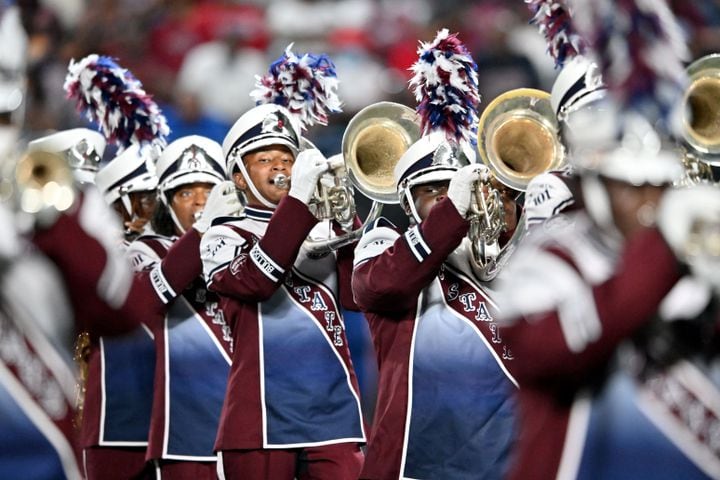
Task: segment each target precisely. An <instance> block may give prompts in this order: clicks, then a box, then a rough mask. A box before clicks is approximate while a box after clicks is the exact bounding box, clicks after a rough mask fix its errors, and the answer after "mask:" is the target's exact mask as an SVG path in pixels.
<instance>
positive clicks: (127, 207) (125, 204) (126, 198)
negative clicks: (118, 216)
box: [120, 194, 133, 218]
mask: <svg viewBox="0 0 720 480" xmlns="http://www.w3.org/2000/svg"><path fill="white" fill-rule="evenodd" d="M120 202H122V205H123V207H125V211H126V212H127V214H128V215H129V216H130V218H132V217H133V209H132V202H130V196H129V195H128V194H121V195H120Z"/></svg>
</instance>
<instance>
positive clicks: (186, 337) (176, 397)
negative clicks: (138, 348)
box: [166, 298, 230, 458]
mask: <svg viewBox="0 0 720 480" xmlns="http://www.w3.org/2000/svg"><path fill="white" fill-rule="evenodd" d="M202 322H203V320H202V318H201V317H200V316H199V315H197V314H196V313H195V312H194V310H192V308H191V307H190V305H189V304H188V303H187V302H186V301H185V299H184V298H178V299H177V300H176V301H175V302H174V303H173V306H172V307H171V308H170V311H169V313H168V331H167V343H168V347H167V353H168V358H169V371H168V372H166V375H169V382H170V388H169V394H170V396H169V398H168V399H166V400H167V401H168V402H169V405H170V407H169V410H170V415H169V418H168V420H169V422H170V427H169V434H168V446H167V453H168V454H169V455H181V456H192V457H210V458H214V457H215V455H214V453H213V447H214V444H215V436H216V435H217V429H218V424H219V423H220V410H221V409H222V404H223V400H224V398H225V390H226V387H227V377H228V373H229V372H230V365H229V363H228V361H227V360H226V359H225V357H224V356H223V354H222V352H221V351H220V347H219V346H218V345H217V344H216V343H215V341H214V340H213V338H212V337H211V335H212V334H211V333H210V332H209V331H208V330H207V329H206V328H205V327H204V326H203V324H202Z"/></svg>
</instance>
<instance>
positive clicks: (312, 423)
mask: <svg viewBox="0 0 720 480" xmlns="http://www.w3.org/2000/svg"><path fill="white" fill-rule="evenodd" d="M299 150H300V127H299V125H298V122H297V120H296V119H295V118H294V117H293V116H292V114H291V113H290V112H288V111H287V110H286V109H285V108H283V107H281V106H278V105H275V104H266V105H261V106H258V107H255V108H253V109H251V110H250V111H248V112H247V113H245V114H244V115H243V116H241V117H240V118H239V119H238V121H237V122H235V125H234V126H233V127H232V128H231V130H230V132H229V133H228V135H227V137H226V138H225V141H224V142H223V152H224V154H225V158H226V161H227V170H228V173H229V174H230V175H231V176H232V178H233V180H234V182H235V185H236V186H237V187H238V188H239V189H240V190H241V191H242V192H243V194H244V196H245V198H246V200H247V207H246V208H245V212H244V215H243V216H242V217H241V218H240V219H237V220H233V219H230V220H229V221H226V222H223V223H218V224H217V225H214V226H213V227H212V228H210V230H209V231H208V232H207V234H206V235H205V236H204V237H203V240H202V244H201V248H202V251H201V255H202V259H203V271H204V274H205V279H206V281H207V284H208V288H209V289H210V290H211V291H214V292H217V293H218V294H219V295H220V298H221V307H222V310H223V312H224V313H225V317H226V319H227V320H228V322H229V323H230V326H231V328H232V331H233V339H234V343H235V345H236V349H235V352H234V355H233V363H232V368H231V372H230V379H229V384H228V390H227V395H226V397H225V403H224V405H223V413H222V419H221V422H220V430H219V432H218V438H217V442H216V445H215V448H216V450H217V451H218V474H219V476H220V478H242V479H264V478H276V479H288V480H290V479H292V478H295V477H296V476H297V478H327V479H330V478H332V479H355V478H357V476H358V473H359V472H360V468H361V466H362V458H363V457H362V453H361V451H360V446H359V444H360V442H364V441H365V433H364V426H363V419H362V413H361V411H360V399H359V388H358V383H357V378H356V377H355V373H354V371H353V367H352V363H351V361H350V352H349V350H348V345H347V339H346V337H345V331H344V326H343V320H342V316H341V307H345V308H350V309H355V307H354V302H353V301H352V296H351V291H350V268H351V262H352V248H351V247H345V248H342V249H340V250H338V251H337V252H333V253H329V254H325V255H317V254H312V253H311V252H309V251H307V250H306V249H304V248H302V245H303V242H304V241H305V239H306V238H308V236H312V237H313V238H326V237H327V236H328V234H329V229H330V225H329V224H328V222H322V223H320V224H318V220H317V218H316V217H315V216H314V215H313V214H312V213H311V212H310V210H309V209H308V203H309V202H310V200H311V198H312V196H313V193H314V191H315V189H316V186H317V183H318V180H319V178H320V176H321V175H322V174H323V173H324V172H326V171H327V170H328V161H327V160H326V159H325V158H324V157H323V156H322V154H321V153H320V152H319V151H317V150H314V149H311V150H305V151H303V152H300V153H298V152H299ZM288 181H289V183H290V188H289V189H288V188H287V186H286V185H287V182H288Z"/></svg>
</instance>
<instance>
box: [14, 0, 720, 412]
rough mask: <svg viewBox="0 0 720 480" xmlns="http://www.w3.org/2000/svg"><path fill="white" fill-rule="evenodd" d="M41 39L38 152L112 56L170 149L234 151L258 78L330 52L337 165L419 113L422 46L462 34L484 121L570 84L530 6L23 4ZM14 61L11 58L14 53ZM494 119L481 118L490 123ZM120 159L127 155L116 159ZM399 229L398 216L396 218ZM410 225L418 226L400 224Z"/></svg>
mask: <svg viewBox="0 0 720 480" xmlns="http://www.w3.org/2000/svg"><path fill="white" fill-rule="evenodd" d="M15 3H17V4H19V5H20V6H22V7H23V8H22V11H23V17H24V18H23V22H24V24H25V28H26V30H27V32H28V34H29V38H30V48H29V59H28V61H29V63H28V66H29V68H28V75H29V96H28V103H27V112H26V119H25V130H24V134H25V136H26V137H27V139H28V140H30V139H33V138H36V137H39V136H41V135H44V134H46V133H48V132H49V131H52V130H62V129H67V128H72V127H77V126H88V124H87V122H86V120H85V119H84V118H83V117H81V116H80V115H79V114H78V112H76V111H75V109H74V105H73V102H70V101H69V100H67V99H66V98H65V93H64V91H63V82H64V78H65V75H66V73H67V67H68V64H69V62H70V60H71V59H75V60H79V59H81V58H83V57H85V56H86V55H89V54H91V53H98V54H102V55H109V56H112V57H114V58H116V59H117V61H118V63H119V64H120V65H122V66H124V67H126V68H128V69H129V70H131V71H132V72H133V74H134V75H135V76H136V77H137V78H138V79H139V80H140V81H141V82H142V83H143V85H144V87H145V90H146V91H147V92H148V93H150V94H151V95H153V96H154V98H155V100H156V101H157V102H158V104H159V105H160V107H161V109H162V111H163V113H164V114H165V115H166V117H167V119H168V124H169V126H170V128H171V135H170V138H169V140H172V139H175V138H178V137H181V136H184V135H188V134H199V135H204V136H207V137H210V138H212V139H214V140H216V141H218V142H222V140H223V138H224V136H225V134H226V132H227V130H228V129H229V127H230V126H231V125H232V123H233V122H234V121H235V119H237V117H238V116H239V115H240V114H242V113H243V112H245V111H246V110H247V109H248V108H250V107H251V106H252V105H253V104H252V100H251V98H250V96H249V93H250V91H251V90H252V89H253V87H254V83H255V75H262V74H264V73H265V72H266V71H267V70H268V67H269V66H270V64H271V63H272V62H273V61H274V60H275V59H277V58H278V57H280V55H281V54H282V53H283V51H284V50H285V48H286V47H287V46H288V45H290V44H293V51H294V52H295V53H297V54H302V53H305V52H312V53H316V54H319V53H326V54H327V55H328V56H329V57H330V58H331V60H332V61H333V62H334V63H335V66H336V71H337V75H338V78H339V80H340V87H339V92H338V93H339V97H340V99H341V101H342V102H343V113H341V114H336V115H334V116H332V117H331V119H330V124H329V125H328V126H327V127H314V128H313V130H311V131H310V132H308V134H307V136H308V138H309V139H310V140H311V141H313V142H314V143H315V144H316V145H317V146H318V148H320V150H321V151H323V153H325V154H326V155H332V154H335V153H339V152H340V151H341V140H342V135H343V132H344V131H345V127H346V125H347V122H348V121H349V120H350V118H352V116H353V115H354V114H355V113H356V112H357V111H358V110H360V109H361V108H363V107H365V106H367V105H370V104H372V103H375V102H378V101H381V100H391V101H396V102H399V103H403V104H405V105H408V106H411V107H414V106H415V105H416V102H415V100H414V98H413V96H412V95H411V94H410V92H409V90H408V88H407V82H408V80H409V78H410V72H409V70H408V68H409V67H410V66H411V65H412V63H414V62H415V60H416V58H417V57H416V55H417V54H416V51H417V47H418V41H431V40H432V39H433V38H434V36H435V34H436V32H437V30H439V29H441V28H448V29H449V30H450V32H451V33H454V32H458V33H459V37H460V39H461V40H462V41H463V42H464V43H465V45H466V46H467V47H468V49H469V50H470V52H471V53H472V55H473V57H474V59H475V61H476V63H477V64H478V73H479V80H480V84H479V90H480V93H481V95H482V102H481V105H480V108H481V110H482V109H483V108H484V106H485V105H487V104H489V103H490V102H491V101H492V99H493V98H495V97H496V96H497V95H499V94H500V93H502V92H505V91H507V90H510V89H513V88H519V87H530V88H540V89H543V90H546V91H549V90H550V88H551V86H552V82H553V80H554V78H555V76H556V74H557V71H556V70H555V67H554V64H553V61H552V59H551V57H550V56H549V55H548V54H547V53H546V49H547V46H546V43H545V40H544V39H543V37H542V36H541V35H540V34H539V32H538V30H537V27H536V26H534V25H532V24H530V19H531V17H532V15H531V13H530V10H529V9H528V7H527V5H526V4H525V2H524V1H523V0H478V1H461V0H337V1H332V0H268V1H259V0H255V1H249V0H245V1H240V0H92V1H91V0H43V1H41V0H17V1H16V2H15ZM670 4H671V7H672V9H673V11H674V13H675V14H676V16H677V17H678V18H679V20H680V22H681V24H682V25H683V26H684V27H685V29H686V32H687V35H688V42H689V45H690V50H691V52H692V58H693V59H694V58H698V57H700V56H702V55H704V54H707V53H711V52H717V51H720V0H693V1H692V2H689V1H687V0H675V1H671V2H670ZM0 48H2V46H0ZM478 113H481V112H478ZM105 155H106V159H109V158H111V156H112V155H113V150H112V147H109V148H108V150H106V154H105ZM391 218H392V217H391ZM396 218H404V216H402V215H399V216H396ZM349 315H350V317H349V318H348V319H347V325H348V337H349V340H350V342H351V348H352V347H353V346H354V348H352V351H353V357H354V358H355V360H354V362H355V365H356V368H357V371H358V376H359V378H360V380H361V384H362V385H361V386H362V388H363V390H364V397H365V398H364V399H363V400H364V402H363V403H365V406H366V411H365V413H366V415H367V416H368V418H371V415H372V405H373V404H374V392H373V390H374V386H375V383H374V382H375V380H374V359H373V358H372V348H371V346H370V344H369V341H368V333H367V328H366V326H365V322H364V321H363V320H362V317H361V316H359V315H357V318H355V316H354V315H355V314H349Z"/></svg>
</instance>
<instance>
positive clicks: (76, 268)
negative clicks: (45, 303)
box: [32, 190, 143, 335]
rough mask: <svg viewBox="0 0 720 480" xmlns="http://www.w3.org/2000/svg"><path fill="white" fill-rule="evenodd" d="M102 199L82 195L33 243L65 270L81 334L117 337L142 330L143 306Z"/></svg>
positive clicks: (96, 195)
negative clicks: (74, 204)
mask: <svg viewBox="0 0 720 480" xmlns="http://www.w3.org/2000/svg"><path fill="white" fill-rule="evenodd" d="M113 215H114V213H113V212H111V211H110V210H109V209H108V208H107V206H106V205H105V203H104V201H103V199H102V197H100V194H99V193H98V192H95V191H94V190H88V191H86V192H83V193H82V194H81V196H80V199H79V200H78V204H77V205H76V207H74V208H73V209H72V210H70V211H68V212H66V213H63V214H62V215H60V216H59V217H58V219H57V220H56V221H55V222H54V223H53V224H52V225H51V226H49V227H47V228H42V229H38V230H36V231H35V232H34V233H33V236H32V242H33V243H34V244H35V245H36V246H37V248H38V249H39V250H40V251H42V252H43V253H44V254H45V255H46V256H47V257H48V258H49V259H50V260H51V261H52V262H53V263H55V264H56V265H57V267H58V269H59V270H60V273H61V275H62V277H63V281H64V283H65V285H66V287H67V290H68V296H69V298H70V303H71V305H72V307H73V311H74V314H75V319H76V327H77V329H78V330H87V331H89V332H90V333H91V334H93V335H116V334H121V333H125V332H128V331H130V330H132V329H134V328H136V327H137V326H138V325H139V322H140V318H141V314H142V310H143V307H142V304H141V302H140V301H139V300H140V299H141V295H140V294H139V290H138V288H137V286H136V285H135V283H134V282H133V275H132V270H131V268H130V265H129V264H128V262H127V261H126V259H125V257H124V256H123V255H122V253H121V252H120V251H119V249H118V246H119V245H120V244H121V236H120V231H119V230H117V231H115V230H113V229H112V228H108V226H109V225H113V224H114V223H117V220H116V219H114V217H113Z"/></svg>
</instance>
